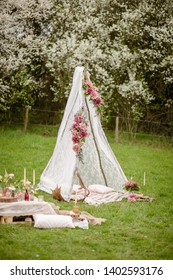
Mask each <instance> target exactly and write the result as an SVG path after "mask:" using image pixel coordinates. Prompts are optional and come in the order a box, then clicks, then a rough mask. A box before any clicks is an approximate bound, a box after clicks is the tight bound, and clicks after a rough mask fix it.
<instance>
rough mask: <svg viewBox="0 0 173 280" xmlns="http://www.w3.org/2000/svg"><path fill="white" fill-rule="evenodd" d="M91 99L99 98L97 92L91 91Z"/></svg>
mask: <svg viewBox="0 0 173 280" xmlns="http://www.w3.org/2000/svg"><path fill="white" fill-rule="evenodd" d="M91 97H92V99H96V98H97V97H99V95H98V93H97V91H94V90H92V91H91Z"/></svg>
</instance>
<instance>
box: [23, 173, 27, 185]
mask: <svg viewBox="0 0 173 280" xmlns="http://www.w3.org/2000/svg"><path fill="white" fill-rule="evenodd" d="M23 184H24V187H25V186H26V168H24V180H23Z"/></svg>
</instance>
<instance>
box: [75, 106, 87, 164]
mask: <svg viewBox="0 0 173 280" xmlns="http://www.w3.org/2000/svg"><path fill="white" fill-rule="evenodd" d="M87 126H88V124H87V121H86V119H85V117H84V115H83V110H82V109H81V110H79V112H78V113H77V114H76V115H75V116H74V121H73V124H72V127H71V132H72V142H73V151H74V152H75V153H76V155H77V156H78V157H79V159H80V160H82V146H83V144H84V143H85V141H86V137H87V136H88V131H87Z"/></svg>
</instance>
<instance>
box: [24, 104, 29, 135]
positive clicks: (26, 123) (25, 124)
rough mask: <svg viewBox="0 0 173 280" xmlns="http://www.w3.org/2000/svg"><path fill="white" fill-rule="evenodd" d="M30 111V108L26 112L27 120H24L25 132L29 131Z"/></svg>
mask: <svg viewBox="0 0 173 280" xmlns="http://www.w3.org/2000/svg"><path fill="white" fill-rule="evenodd" d="M29 110H30V107H29V106H28V107H26V110H25V120H24V132H26V131H27V128H28V119H29Z"/></svg>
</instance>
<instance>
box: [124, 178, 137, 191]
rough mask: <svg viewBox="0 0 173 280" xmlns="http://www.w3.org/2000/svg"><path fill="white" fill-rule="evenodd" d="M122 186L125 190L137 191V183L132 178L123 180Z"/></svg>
mask: <svg viewBox="0 0 173 280" xmlns="http://www.w3.org/2000/svg"><path fill="white" fill-rule="evenodd" d="M124 188H125V189H126V190H127V191H139V188H140V187H139V185H138V184H137V183H136V182H135V181H134V180H132V179H130V180H129V181H127V182H125V185H124Z"/></svg>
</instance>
